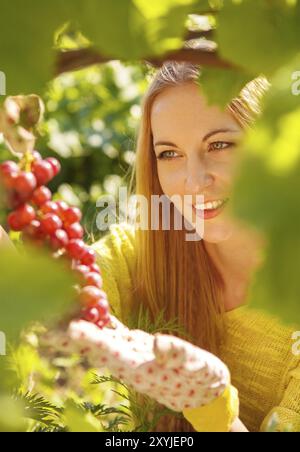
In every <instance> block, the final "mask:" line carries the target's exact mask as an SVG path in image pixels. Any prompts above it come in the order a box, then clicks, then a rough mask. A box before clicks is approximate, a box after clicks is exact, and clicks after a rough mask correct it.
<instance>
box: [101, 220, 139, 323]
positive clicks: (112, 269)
mask: <svg viewBox="0 0 300 452" xmlns="http://www.w3.org/2000/svg"><path fill="white" fill-rule="evenodd" d="M92 248H93V249H94V250H95V251H96V253H97V263H98V264H99V266H100V269H101V275H102V278H103V290H104V291H105V292H106V294H107V297H108V301H109V304H110V308H111V312H112V314H113V315H115V316H116V317H117V318H119V320H121V321H123V322H124V323H126V319H127V316H128V314H129V313H130V310H131V308H132V305H133V297H132V291H133V272H134V257H135V246H134V227H133V226H132V225H130V224H128V223H121V224H113V225H111V226H110V228H109V232H108V233H106V235H105V236H104V237H103V238H101V239H100V240H99V241H98V242H96V243H94V244H93V245H92Z"/></svg>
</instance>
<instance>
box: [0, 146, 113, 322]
mask: <svg viewBox="0 0 300 452" xmlns="http://www.w3.org/2000/svg"><path fill="white" fill-rule="evenodd" d="M25 160H26V162H24V160H23V161H21V162H20V164H17V163H15V162H14V161H6V162H4V163H2V164H1V165H0V181H1V185H2V186H3V187H4V191H5V195H6V204H7V207H8V208H9V209H13V211H12V212H11V213H10V214H9V216H8V220H7V221H8V225H9V227H10V229H11V230H13V231H20V232H21V233H22V237H23V239H24V241H29V242H31V243H33V244H36V245H39V246H40V245H43V246H44V245H45V246H47V247H50V248H51V249H52V250H53V252H54V253H55V254H54V255H55V256H56V257H61V256H67V257H68V258H69V260H70V265H71V268H72V269H73V270H74V271H75V272H76V273H77V275H78V277H79V281H80V284H79V286H80V288H79V295H78V297H79V300H80V302H81V305H82V318H83V319H84V320H87V321H89V322H92V323H94V324H96V325H97V326H98V327H99V328H103V327H104V326H106V325H107V324H108V323H109V322H110V316H109V304H108V300H107V296H106V294H105V292H104V291H103V290H101V288H102V278H101V271H100V268H99V266H98V265H97V263H96V254H95V252H94V251H93V250H92V249H90V248H89V247H88V246H86V245H85V243H84V242H83V240H82V239H83V235H84V230H83V228H82V226H81V224H80V221H81V218H82V214H81V211H80V209H78V208H76V207H71V206H69V205H68V204H67V203H66V202H64V201H53V200H52V194H51V191H50V190H49V188H47V187H46V185H47V184H48V183H49V182H50V181H51V180H52V179H53V178H54V177H55V176H56V175H57V174H58V173H59V171H60V169H61V166H60V163H59V161H58V160H57V159H55V158H47V159H42V157H41V155H40V154H39V153H38V152H37V151H34V152H33V153H32V154H30V156H27V157H26V159H25Z"/></svg>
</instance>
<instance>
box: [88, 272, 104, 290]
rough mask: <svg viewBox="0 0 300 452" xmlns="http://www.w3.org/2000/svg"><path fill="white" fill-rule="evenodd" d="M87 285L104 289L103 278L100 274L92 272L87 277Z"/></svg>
mask: <svg viewBox="0 0 300 452" xmlns="http://www.w3.org/2000/svg"><path fill="white" fill-rule="evenodd" d="M85 285H86V286H95V287H98V288H99V289H100V288H101V287H102V278H101V276H100V275H99V273H95V272H90V273H88V274H87V275H85Z"/></svg>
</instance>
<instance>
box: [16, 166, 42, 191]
mask: <svg viewBox="0 0 300 452" xmlns="http://www.w3.org/2000/svg"><path fill="white" fill-rule="evenodd" d="M36 186H37V181H36V178H35V176H34V175H33V174H32V173H29V172H28V173H26V172H24V171H23V172H21V173H20V174H19V175H18V176H17V177H16V179H15V181H14V189H15V190H16V192H17V193H19V194H20V195H22V196H24V197H26V196H29V195H31V193H32V192H33V191H34V189H35V188H36Z"/></svg>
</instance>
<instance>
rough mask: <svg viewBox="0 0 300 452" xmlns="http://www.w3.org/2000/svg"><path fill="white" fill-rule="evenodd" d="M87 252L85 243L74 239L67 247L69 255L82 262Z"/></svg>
mask: <svg viewBox="0 0 300 452" xmlns="http://www.w3.org/2000/svg"><path fill="white" fill-rule="evenodd" d="M85 251H86V246H85V243H84V242H83V241H82V240H80V239H72V240H70V242H69V243H68V245H67V252H68V255H69V256H70V257H72V258H73V259H76V260H80V259H81V257H82V256H83V255H84V253H85Z"/></svg>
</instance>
